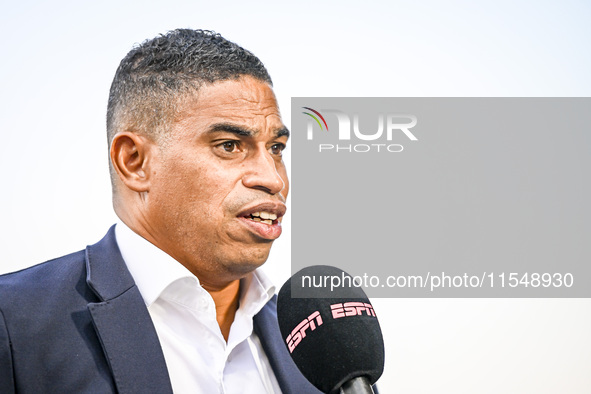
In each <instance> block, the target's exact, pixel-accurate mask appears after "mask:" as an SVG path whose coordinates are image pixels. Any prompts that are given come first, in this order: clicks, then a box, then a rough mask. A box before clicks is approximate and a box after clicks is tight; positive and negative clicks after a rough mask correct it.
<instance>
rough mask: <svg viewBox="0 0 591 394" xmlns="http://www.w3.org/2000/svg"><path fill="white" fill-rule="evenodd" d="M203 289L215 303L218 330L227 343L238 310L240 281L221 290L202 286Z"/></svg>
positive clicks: (231, 283) (233, 282)
mask: <svg viewBox="0 0 591 394" xmlns="http://www.w3.org/2000/svg"><path fill="white" fill-rule="evenodd" d="M202 285H203V288H204V289H205V290H207V292H208V293H209V294H210V295H211V298H213V302H214V303H215V311H216V318H217V321H218V325H219V326H220V330H221V332H222V335H223V336H224V339H225V340H226V342H228V336H229V335H230V327H231V326H232V323H233V322H234V316H235V315H236V311H237V310H238V304H239V299H240V280H235V281H232V282H230V283H229V284H228V285H227V286H225V287H222V288H210V287H209V286H207V285H205V284H202Z"/></svg>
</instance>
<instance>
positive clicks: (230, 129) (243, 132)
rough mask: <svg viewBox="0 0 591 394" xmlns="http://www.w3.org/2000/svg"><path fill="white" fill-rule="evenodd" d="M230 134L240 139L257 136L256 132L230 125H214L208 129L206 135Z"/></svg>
mask: <svg viewBox="0 0 591 394" xmlns="http://www.w3.org/2000/svg"><path fill="white" fill-rule="evenodd" d="M219 132H225V133H232V134H236V135H239V136H241V137H252V136H254V135H256V134H257V131H256V130H251V129H249V128H246V127H243V126H237V125H235V124H232V123H215V124H213V125H211V126H210V127H209V129H208V130H207V133H208V134H209V133H219Z"/></svg>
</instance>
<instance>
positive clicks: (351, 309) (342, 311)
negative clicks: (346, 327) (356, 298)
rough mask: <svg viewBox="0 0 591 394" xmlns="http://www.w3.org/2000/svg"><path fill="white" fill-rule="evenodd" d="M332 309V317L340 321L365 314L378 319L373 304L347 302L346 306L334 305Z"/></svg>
mask: <svg viewBox="0 0 591 394" xmlns="http://www.w3.org/2000/svg"><path fill="white" fill-rule="evenodd" d="M330 309H332V317H333V318H334V319H339V318H341V317H347V316H360V315H362V314H363V313H367V315H368V316H373V317H376V313H375V311H374V310H373V307H372V306H371V304H366V303H364V302H345V303H344V304H333V305H331V306H330Z"/></svg>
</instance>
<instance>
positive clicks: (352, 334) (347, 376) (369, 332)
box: [277, 265, 384, 394]
mask: <svg viewBox="0 0 591 394" xmlns="http://www.w3.org/2000/svg"><path fill="white" fill-rule="evenodd" d="M337 282H338V284H339V285H340V286H337V287H338V288H336V289H335V286H334V285H335V284H337ZM292 293H293V294H294V296H293V297H292ZM302 296H303V297H306V298H297V297H302ZM308 297H313V298H308ZM277 317H278V320H279V328H280V330H281V335H282V336H283V339H284V341H285V345H286V346H287V349H288V351H289V352H290V354H291V357H292V359H293V361H294V362H295V364H296V365H297V367H298V368H299V370H300V371H301V372H302V374H303V375H304V376H305V377H306V379H308V380H309V381H310V383H312V384H313V385H314V386H316V388H318V389H319V390H320V391H322V392H324V393H329V394H338V393H345V394H370V393H373V390H372V389H371V385H373V384H374V383H375V382H376V381H377V380H378V379H379V377H380V376H381V375H382V372H383V371H384V339H383V337H382V331H381V329H380V325H379V323H378V319H377V317H376V314H375V311H374V309H373V306H372V305H371V303H370V302H369V299H368V298H367V296H366V295H365V292H364V291H363V290H362V289H361V288H360V287H357V286H355V281H354V280H353V278H352V277H351V276H350V275H349V274H347V273H346V272H344V271H342V270H341V269H339V268H336V267H330V266H326V265H317V266H311V267H307V268H304V269H302V270H301V271H299V272H298V273H296V274H295V275H293V276H292V277H291V278H290V279H289V280H288V281H287V282H285V284H284V285H283V287H281V290H280V291H279V296H278V298H277Z"/></svg>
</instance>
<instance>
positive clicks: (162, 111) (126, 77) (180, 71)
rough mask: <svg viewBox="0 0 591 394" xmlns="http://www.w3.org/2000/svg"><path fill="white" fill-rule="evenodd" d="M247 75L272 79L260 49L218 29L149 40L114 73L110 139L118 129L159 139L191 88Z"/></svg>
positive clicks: (177, 32) (109, 110)
mask: <svg viewBox="0 0 591 394" xmlns="http://www.w3.org/2000/svg"><path fill="white" fill-rule="evenodd" d="M243 75H249V76H252V77H254V78H256V79H259V80H261V81H264V82H267V83H269V85H271V86H272V84H273V83H272V81H271V77H270V76H269V73H268V72H267V70H266V68H265V66H264V65H263V63H262V62H261V61H260V60H259V59H258V58H257V57H256V56H255V55H253V54H252V53H251V52H249V51H247V50H246V49H244V48H242V47H240V46H239V45H236V44H235V43H233V42H230V41H228V40H226V39H225V38H224V37H222V36H221V35H219V34H218V33H215V32H213V31H208V30H191V29H177V30H173V31H170V32H168V33H166V34H163V35H160V36H158V37H156V38H153V39H151V40H146V41H144V42H143V43H142V44H140V45H138V46H136V47H135V48H133V49H132V50H131V51H130V52H129V53H128V54H127V56H125V58H123V60H122V61H121V64H120V65H119V68H118V69H117V72H116V73H115V78H114V79H113V83H112V85H111V90H110V93H109V103H108V106H107V138H108V141H109V145H110V144H111V141H112V139H113V136H114V135H115V133H116V132H117V131H119V130H132V131H135V132H138V133H140V134H144V135H147V136H149V137H151V138H154V139H159V138H160V137H162V136H163V135H165V133H166V131H167V125H168V124H169V123H170V122H171V121H172V120H173V119H174V116H175V114H176V113H177V111H178V110H179V109H180V108H179V107H180V103H181V99H182V98H184V97H186V95H187V94H191V93H192V94H195V93H196V92H197V91H198V89H199V88H200V87H201V86H202V85H203V84H207V83H213V82H217V81H224V80H230V79H238V78H240V77H241V76H243Z"/></svg>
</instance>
